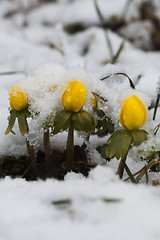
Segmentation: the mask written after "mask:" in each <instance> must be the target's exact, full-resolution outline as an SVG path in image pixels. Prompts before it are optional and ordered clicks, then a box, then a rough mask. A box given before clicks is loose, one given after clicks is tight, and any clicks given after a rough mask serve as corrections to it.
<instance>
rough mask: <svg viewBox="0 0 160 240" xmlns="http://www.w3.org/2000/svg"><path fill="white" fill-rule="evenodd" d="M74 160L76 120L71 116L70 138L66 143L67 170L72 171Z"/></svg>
mask: <svg viewBox="0 0 160 240" xmlns="http://www.w3.org/2000/svg"><path fill="white" fill-rule="evenodd" d="M73 161H74V122H73V120H72V119H71V118H70V124H69V131H68V138H67V144H66V171H67V172H70V171H71V170H72V167H73Z"/></svg>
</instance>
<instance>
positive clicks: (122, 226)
mask: <svg viewBox="0 0 160 240" xmlns="http://www.w3.org/2000/svg"><path fill="white" fill-rule="evenodd" d="M125 2H126V1H124V0H112V1H111V0H99V1H98V4H99V7H100V9H101V11H102V14H103V16H104V18H105V20H107V19H110V18H111V17H113V16H121V15H122V13H123V10H124V6H125ZM141 2H142V0H135V1H132V4H131V6H130V8H129V11H128V12H127V15H126V19H127V21H128V23H129V25H128V28H126V29H124V30H123V31H125V35H126V36H130V35H132V34H133V31H136V35H137V36H140V37H144V39H145V40H146V42H145V44H146V46H147V47H148V45H149V44H150V38H149V36H148V35H147V34H148V32H147V30H146V29H147V28H148V23H146V25H145V24H142V25H137V24H138V23H137V22H136V23H135V24H133V23H132V24H131V23H130V21H131V20H132V19H134V18H135V19H137V18H138V17H139V14H138V6H139V4H140V3H141ZM154 2H155V4H156V6H157V8H156V10H155V12H156V14H157V16H158V17H159V12H160V7H159V2H158V0H155V1H154ZM37 4H38V0H30V1H26V0H23V1H22V0H21V1H20V0H19V1H16V0H15V1H9V0H2V1H0V20H1V21H0V29H1V31H0V73H2V72H8V71H20V72H19V73H17V74H11V75H0V83H1V87H0V123H1V125H0V157H3V156H6V155H14V156H19V155H21V154H22V153H23V154H27V150H26V145H25V138H24V137H22V136H21V135H20V133H19V130H18V125H17V122H16V124H15V126H14V131H15V132H16V135H13V134H11V133H10V134H9V135H7V136H5V134H4V132H5V130H6V128H7V124H8V121H7V117H8V115H9V111H8V107H9V100H8V98H9V90H10V89H11V88H12V86H13V85H15V84H20V85H21V86H25V89H26V90H27V91H28V94H29V96H30V98H31V101H32V102H33V103H34V104H32V105H31V110H32V111H35V109H38V110H39V112H41V114H40V118H39V119H38V118H37V119H36V120H35V121H33V122H32V121H31V120H29V125H30V128H31V130H32V131H31V132H30V136H32V137H33V139H34V140H36V146H37V147H38V148H40V149H43V146H42V136H41V132H38V133H37V132H36V131H39V127H40V126H41V121H43V120H44V119H45V117H46V115H48V114H49V113H50V112H52V111H53V110H54V111H55V109H59V106H60V100H61V99H60V96H61V95H60V94H59V91H61V92H62V89H63V88H62V86H63V87H64V85H65V84H64V83H67V81H68V80H69V79H70V78H74V77H76V78H79V79H80V80H81V81H82V82H83V81H84V84H85V85H86V86H87V89H88V96H87V102H86V106H85V109H89V108H88V105H89V100H90V97H91V96H92V94H91V91H95V90H96V91H97V93H98V94H99V95H100V96H101V97H103V98H105V99H107V100H108V102H109V103H108V105H107V104H106V106H105V109H104V110H105V112H106V113H107V114H108V115H109V116H110V117H111V118H112V120H113V121H114V123H115V124H116V126H118V116H119V111H120V107H121V104H120V101H119V98H120V94H121V92H122V91H124V90H125V89H128V88H129V81H128V79H127V78H126V77H125V76H122V75H115V73H125V74H127V75H128V76H129V77H130V78H131V79H132V80H133V83H135V85H136V90H137V91H138V92H141V93H144V94H145V95H147V98H146V97H145V98H146V99H147V101H148V99H151V101H152V103H153V102H155V101H156V96H157V88H158V84H159V83H158V82H159V78H160V52H159V51H156V52H151V51H150V52H144V51H142V50H140V49H138V48H136V47H135V46H134V45H132V44H131V43H129V42H128V41H127V40H125V42H124V50H123V51H122V53H121V55H120V57H119V58H118V61H117V62H116V64H110V63H109V64H106V63H107V62H109V60H110V54H109V48H108V46H107V44H106V39H105V34H104V31H103V30H102V29H101V28H100V27H99V25H100V21H99V18H98V16H97V13H96V11H95V8H94V4H93V1H92V0H85V1H84V0H76V1H67V0H61V1H57V2H55V3H48V4H41V5H40V6H38V5H39V4H38V5H37ZM31 5H33V6H35V7H34V9H32V10H27V9H28V8H29V7H30V6H31ZM19 9H20V10H19ZM9 11H17V13H14V14H13V15H12V16H11V17H8V18H7V17H4V16H6V14H7V13H8V12H9ZM74 23H76V24H77V23H82V24H83V25H84V28H85V30H84V31H80V32H78V33H75V34H68V33H67V32H65V30H64V29H65V28H67V26H69V25H70V24H74ZM143 27H145V28H143ZM141 29H143V31H141ZM108 34H109V37H110V39H111V43H112V47H113V52H114V54H115V53H116V52H117V50H118V48H119V46H120V44H121V43H122V41H124V39H123V38H122V37H120V36H119V35H118V34H116V33H114V32H112V31H108ZM141 44H142V42H141ZM77 69H78V70H77ZM139 75H141V78H140V79H139V80H138V76H139ZM105 76H109V77H108V78H106V79H105V80H104V81H102V82H100V79H101V78H103V77H105ZM53 80H54V81H53ZM57 84H58V85H59V86H58V87H57V89H56V90H55V91H54V89H53V92H54V93H55V94H52V91H51V92H50V91H48V89H50V88H54V86H55V85H57ZM125 91H126V90H125ZM129 91H131V90H129ZM132 92H133V90H132ZM127 94H128V93H127ZM140 96H142V99H144V97H143V95H140ZM145 102H146V100H145ZM87 104H88V105H87ZM147 106H148V103H147ZM101 107H102V105H101ZM60 108H62V106H61V107H60ZM42 110H43V111H42ZM90 111H91V110H90ZM153 111H154V109H151V110H149V112H150V119H149V120H150V121H149V124H150V126H149V127H150V131H151V130H152V129H153V128H154V127H155V126H156V125H157V124H158V123H159V122H160V121H159V119H160V111H159V108H158V111H157V116H156V120H155V121H152V116H153ZM37 120H39V122H38V121H37ZM35 132H36V134H37V135H36V136H35ZM108 137H109V136H106V137H104V138H97V137H95V136H92V137H91V140H90V141H91V143H90V145H89V146H88V149H89V154H90V156H91V157H92V158H93V159H94V160H95V162H98V163H100V165H99V166H97V167H96V168H95V169H94V170H92V171H91V172H90V175H89V177H88V178H85V177H83V176H82V175H81V174H75V173H69V174H68V175H67V176H66V177H65V180H64V181H58V180H55V179H47V180H46V181H42V180H38V181H33V182H27V181H25V180H24V179H21V178H16V179H11V178H9V177H6V178H4V179H0V193H1V195H0V240H22V239H23V240H25V239H26V240H28V239H31V240H44V239H46V240H50V239H55V240H58V239H60V240H74V239H76V240H82V239H84V240H103V239H104V240H106V239H109V240H125V239H126V240H128V239H130V240H135V239H142V240H143V239H145V240H151V239H152V240H159V238H160V228H159V215H160V210H159V209H160V208H159V202H160V188H159V186H157V187H153V186H152V185H151V182H152V180H156V179H160V175H159V173H150V172H149V180H150V181H149V182H150V184H149V185H145V179H144V178H143V179H142V183H140V184H138V185H134V184H132V183H127V182H123V181H120V180H119V179H118V177H117V175H115V172H116V170H117V165H118V163H119V162H118V161H117V160H116V159H115V158H114V159H112V160H111V161H110V162H109V163H108V164H104V160H103V159H102V157H101V156H100V154H99V153H98V152H97V151H96V150H95V147H96V146H98V145H101V144H104V143H106V142H107V139H108ZM159 137H160V131H158V132H157V135H156V136H153V132H152V133H150V138H149V140H148V141H147V142H146V143H143V144H142V145H141V146H140V147H139V148H136V149H135V148H133V149H132V150H131V151H130V152H129V156H128V159H127V162H128V165H129V167H130V169H131V171H132V172H136V171H138V170H139V169H140V168H142V167H143V166H144V165H145V164H146V162H144V161H141V160H140V156H144V155H145V156H146V155H147V154H148V150H150V149H153V148H152V145H154V149H155V150H156V151H158V150H160V147H159V146H160V145H159V144H160V140H159ZM66 138H67V134H66V133H65V132H64V133H59V134H57V135H56V136H55V137H54V138H51V144H52V146H53V147H54V148H57V149H58V148H60V149H64V148H65V144H66ZM82 141H83V138H80V137H79V135H78V134H75V144H79V145H81V144H82ZM144 150H145V151H144ZM147 156H148V155H147ZM135 160H136V161H135ZM125 176H127V175H126V174H125ZM104 199H106V200H107V201H104ZM60 200H68V201H67V203H66V204H62V205H60V204H59V205H56V204H53V203H52V202H54V201H60ZM112 200H113V201H112Z"/></svg>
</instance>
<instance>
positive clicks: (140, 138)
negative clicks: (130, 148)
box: [130, 129, 148, 146]
mask: <svg viewBox="0 0 160 240" xmlns="http://www.w3.org/2000/svg"><path fill="white" fill-rule="evenodd" d="M130 134H131V136H132V138H133V145H134V146H139V145H141V143H142V142H144V141H146V140H147V135H148V133H147V132H146V131H144V130H140V129H137V130H132V131H131V132H130Z"/></svg>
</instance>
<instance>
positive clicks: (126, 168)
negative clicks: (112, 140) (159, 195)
mask: <svg viewBox="0 0 160 240" xmlns="http://www.w3.org/2000/svg"><path fill="white" fill-rule="evenodd" d="M122 161H123V160H122ZM123 164H124V168H125V170H126V172H127V174H128V176H129V178H130V180H131V182H133V183H137V182H136V180H135V178H134V176H133V174H132V173H131V171H130V169H129V167H128V166H127V164H126V162H123Z"/></svg>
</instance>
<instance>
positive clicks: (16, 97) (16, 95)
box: [9, 86, 28, 111]
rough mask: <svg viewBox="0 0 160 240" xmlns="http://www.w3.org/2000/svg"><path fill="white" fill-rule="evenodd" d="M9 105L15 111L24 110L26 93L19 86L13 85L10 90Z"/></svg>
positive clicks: (26, 103)
mask: <svg viewBox="0 0 160 240" xmlns="http://www.w3.org/2000/svg"><path fill="white" fill-rule="evenodd" d="M9 96H10V106H11V108H12V109H15V110H17V111H21V110H24V109H25V108H27V105H28V96H27V94H26V93H25V92H24V91H23V90H22V89H20V88H19V87H16V86H15V87H13V88H12V89H11V90H10V92H9Z"/></svg>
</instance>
